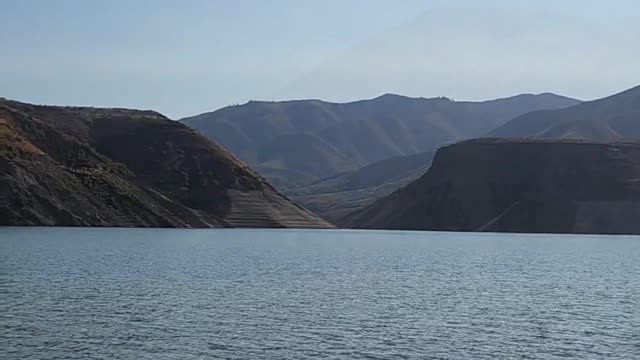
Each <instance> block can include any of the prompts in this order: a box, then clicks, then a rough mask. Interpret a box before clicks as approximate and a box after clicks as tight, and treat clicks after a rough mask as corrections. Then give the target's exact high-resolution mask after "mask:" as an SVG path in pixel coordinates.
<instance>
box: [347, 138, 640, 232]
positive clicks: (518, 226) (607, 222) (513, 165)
mask: <svg viewBox="0 0 640 360" xmlns="http://www.w3.org/2000/svg"><path fill="white" fill-rule="evenodd" d="M639 218H640V144H635V143H616V144H609V143H587V142H577V141H574V142H570V141H519V140H496V139H482V140H471V141H465V142H461V143H458V144H455V145H451V146H447V147H444V148H441V149H440V150H439V151H438V152H437V154H436V157H435V159H434V162H433V165H432V166H431V168H430V169H429V171H428V172H427V173H426V174H425V175H424V176H422V177H421V178H419V179H418V180H416V181H414V182H412V183H411V184H409V185H407V186H406V187H404V188H402V189H400V190H398V191H396V192H395V193H393V194H391V195H390V196H388V197H386V198H383V199H381V200H379V201H377V202H375V203H373V204H372V205H370V206H369V207H367V208H365V209H363V210H362V211H359V212H356V213H354V214H351V215H349V216H348V217H347V218H345V219H344V221H343V223H342V224H341V225H344V226H345V227H354V228H376V229H410V230H451V231H505V232H553V233H612V234H615V233H640V222H638V219H639Z"/></svg>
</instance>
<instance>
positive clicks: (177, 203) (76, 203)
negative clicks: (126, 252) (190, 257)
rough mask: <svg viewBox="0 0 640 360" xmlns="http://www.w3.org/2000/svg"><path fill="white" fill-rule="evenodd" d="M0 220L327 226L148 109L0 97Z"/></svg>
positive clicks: (184, 129) (189, 132) (6, 222)
mask: <svg viewBox="0 0 640 360" xmlns="http://www.w3.org/2000/svg"><path fill="white" fill-rule="evenodd" d="M0 224H2V225H66V226H154V227H236V226H242V227H328V226H329V225H328V224H327V223H326V222H324V221H323V220H320V219H319V218H318V217H316V216H315V215H313V214H311V213H309V212H308V211H306V210H304V209H302V208H300V207H298V206H296V205H294V204H292V203H291V202H289V201H288V200H287V199H285V198H284V197H283V196H281V195H280V194H279V193H278V192H277V191H275V190H274V189H273V188H272V187H271V186H270V185H269V184H267V183H266V182H265V181H264V180H263V179H261V178H260V177H258V176H256V174H255V173H253V172H252V171H251V170H250V169H248V168H247V167H246V166H245V165H244V164H242V163H241V162H240V161H238V160H236V159H235V158H234V157H233V156H231V155H230V154H229V153H228V152H227V151H226V150H224V149H222V148H221V147H219V146H217V145H216V144H214V143H213V142H211V141H209V140H207V139H206V138H204V137H202V136H200V135H198V134H197V133H195V131H193V130H191V129H189V128H188V127H186V126H184V125H182V124H180V123H178V122H175V121H171V120H168V119H167V118H165V117H164V116H162V115H160V114H158V113H156V112H153V111H138V110H128V109H97V108H80V107H56V106H37V105H30V104H24V103H19V102H15V101H9V100H3V99H2V100H0Z"/></svg>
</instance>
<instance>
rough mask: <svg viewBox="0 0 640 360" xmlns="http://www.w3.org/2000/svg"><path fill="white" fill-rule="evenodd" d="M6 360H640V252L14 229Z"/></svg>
mask: <svg viewBox="0 0 640 360" xmlns="http://www.w3.org/2000/svg"><path fill="white" fill-rule="evenodd" d="M0 358H1V359H116V358H117V359H203V358H224V359H262V358H267V359H285V358H290V359H305V358H309V359H314V358H318V359H332V358H333V359H414V358H415V359H497V358H513V359H566V358H582V359H640V237H608V236H552V235H538V236H534V235H505V234H502V235H497V234H455V233H449V234H446V233H427V232H425V233H417V232H385V231H378V232H372V231H339V230H336V231H332V230H325V231H296V230H266V231H265V230H143V229H67V228H57V229H49V228H31V229H24V228H23V229H20V228H0Z"/></svg>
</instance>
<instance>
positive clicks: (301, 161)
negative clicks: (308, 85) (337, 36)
mask: <svg viewBox="0 0 640 360" xmlns="http://www.w3.org/2000/svg"><path fill="white" fill-rule="evenodd" d="M578 102H579V101H578V100H575V99H570V98H566V97H563V96H558V95H554V94H540V95H519V96H514V97H510V98H506V99H498V100H493V101H485V102H457V101H453V100H450V99H447V98H432V99H425V98H408V97H404V96H399V95H392V94H387V95H383V96H380V97H378V98H375V99H371V100H362V101H356V102H351V103H345V104H335V103H328V102H323V101H320V100H299V101H283V102H260V101H250V102H249V103H247V104H244V105H238V106H230V107H226V108H223V109H220V110H218V111H214V112H211V113H205V114H201V115H197V116H194V117H189V118H185V119H182V120H180V121H181V122H182V123H184V124H186V125H188V126H189V127H192V128H194V129H196V130H197V131H199V132H200V133H202V134H204V135H205V136H207V137H209V138H210V139H212V140H214V141H216V142H218V143H219V144H221V145H223V146H225V147H226V148H227V149H229V150H230V151H231V152H232V153H233V154H235V155H236V156H238V157H239V158H240V159H241V160H243V161H245V162H247V163H248V164H249V165H251V166H253V167H254V168H255V169H256V170H257V171H258V172H259V173H261V174H262V175H263V176H265V177H266V178H267V179H268V180H269V181H271V182H272V183H273V184H274V185H275V186H276V187H278V188H280V189H291V188H295V187H300V186H303V185H308V184H311V183H314V182H317V181H319V180H322V179H325V178H329V177H333V176H336V175H338V174H342V173H345V172H349V171H354V170H357V169H359V168H361V167H363V166H366V165H369V164H371V163H374V162H376V161H380V160H384V159H388V158H390V157H394V156H403V155H414V154H418V153H421V152H425V151H432V150H434V149H436V148H437V147H439V146H441V145H444V144H448V143H452V142H456V141H459V140H462V139H468V138H472V137H477V136H482V135H484V134H486V133H487V132H489V131H491V130H493V129H495V128H497V127H498V126H500V125H503V124H504V123H505V122H507V121H509V120H511V119H513V118H514V117H516V116H519V115H522V114H525V113H528V112H530V111H534V110H540V109H558V108H564V107H567V106H571V105H575V104H576V103H578Z"/></svg>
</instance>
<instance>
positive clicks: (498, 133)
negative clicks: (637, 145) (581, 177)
mask: <svg viewBox="0 0 640 360" xmlns="http://www.w3.org/2000/svg"><path fill="white" fill-rule="evenodd" d="M489 136H490V137H525V138H535V139H581V140H598V141H616V140H625V139H640V86H637V87H634V88H632V89H629V90H627V91H624V92H621V93H619V94H616V95H612V96H609V97H606V98H604V99H600V100H594V101H588V102H584V103H581V104H578V105H576V106H571V107H568V108H566V109H561V110H542V111H534V112H531V113H528V114H525V115H522V116H519V117H517V118H515V119H513V120H511V121H509V122H508V123H506V124H504V125H503V126H501V127H499V128H497V129H495V130H494V131H492V132H491V133H490V134H489Z"/></svg>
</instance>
